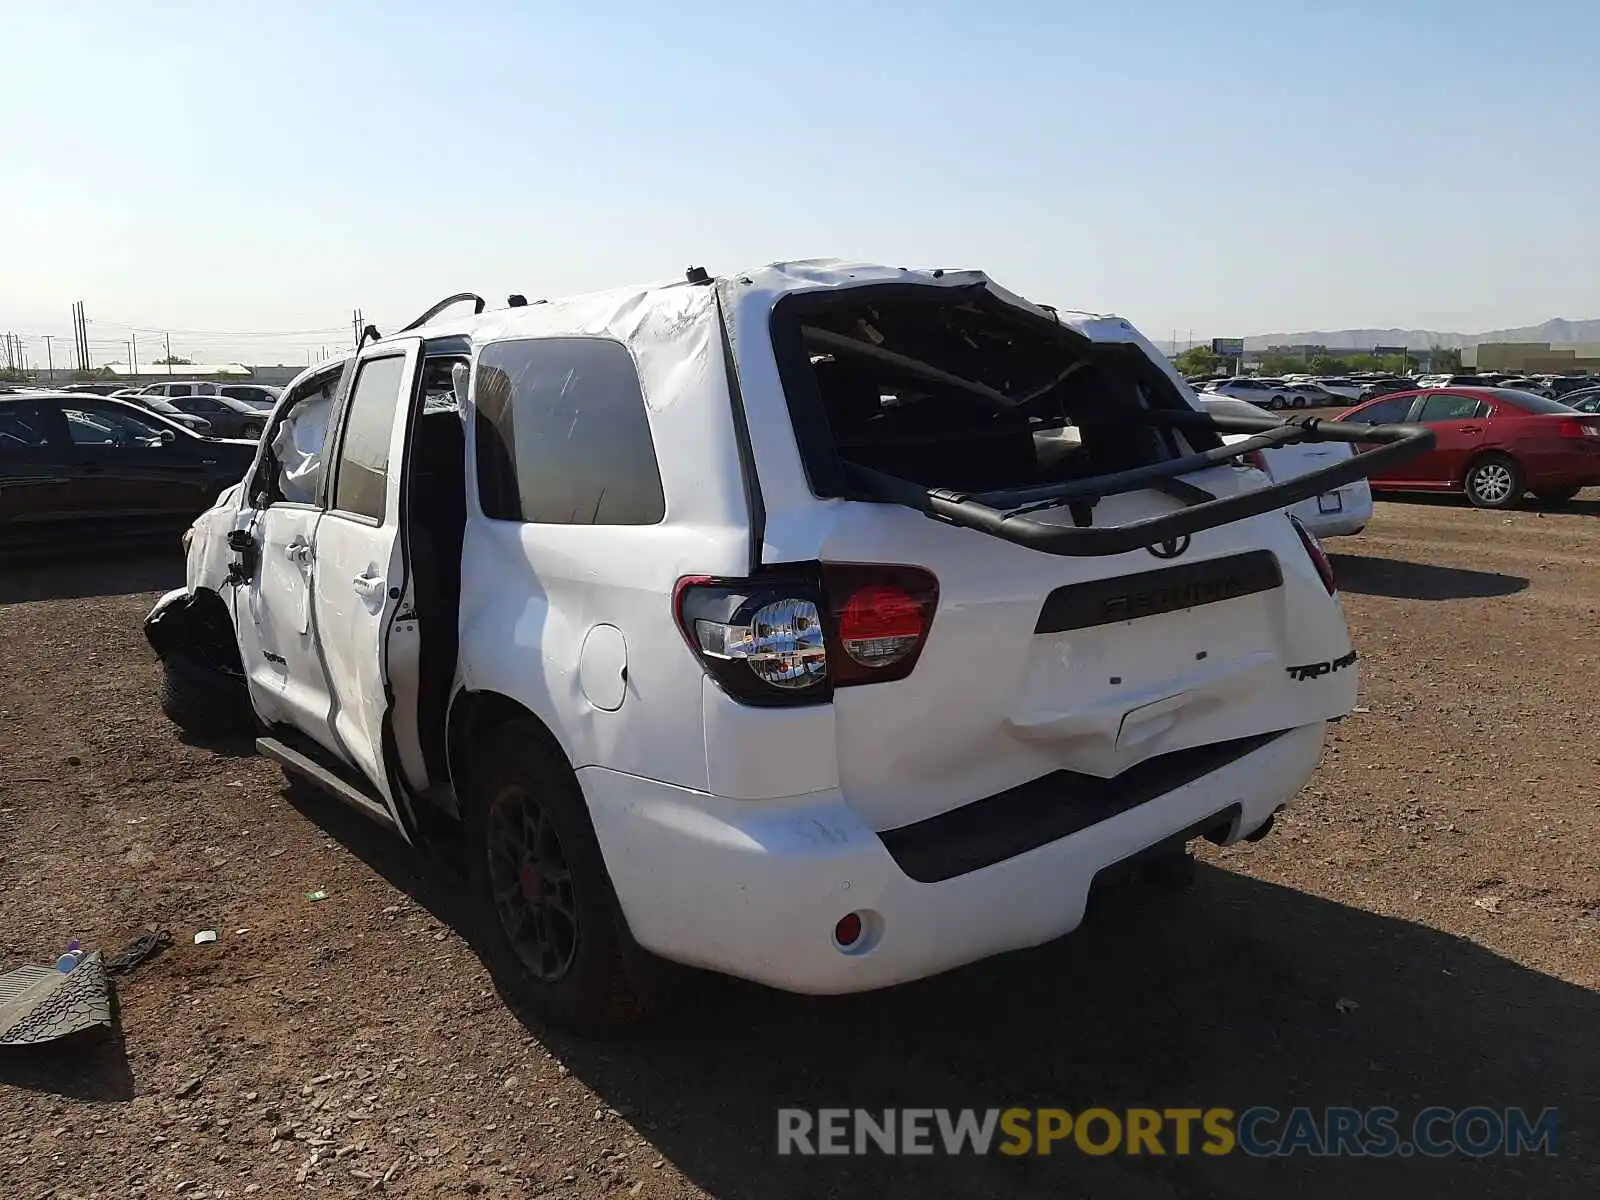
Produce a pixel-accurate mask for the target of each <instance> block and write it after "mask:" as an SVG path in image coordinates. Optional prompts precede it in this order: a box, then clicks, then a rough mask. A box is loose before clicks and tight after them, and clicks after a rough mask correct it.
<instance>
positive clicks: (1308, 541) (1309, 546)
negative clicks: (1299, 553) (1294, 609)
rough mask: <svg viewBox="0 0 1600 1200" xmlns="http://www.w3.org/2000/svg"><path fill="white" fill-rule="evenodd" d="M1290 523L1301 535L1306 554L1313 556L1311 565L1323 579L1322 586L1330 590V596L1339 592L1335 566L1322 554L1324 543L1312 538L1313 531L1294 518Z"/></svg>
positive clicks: (1290, 519)
mask: <svg viewBox="0 0 1600 1200" xmlns="http://www.w3.org/2000/svg"><path fill="white" fill-rule="evenodd" d="M1289 523H1290V524H1291V525H1293V526H1294V531H1295V532H1296V533H1298V534H1299V535H1300V544H1301V545H1302V546H1304V547H1305V548H1306V553H1307V554H1308V555H1310V556H1311V565H1312V566H1314V567H1316V568H1317V574H1318V575H1319V576H1321V578H1322V586H1323V587H1325V588H1327V589H1328V595H1330V596H1331V595H1333V594H1334V593H1335V592H1337V591H1338V590H1339V582H1338V580H1336V579H1335V578H1334V577H1333V564H1332V563H1331V562H1329V561H1328V556H1327V555H1326V554H1324V553H1323V552H1322V543H1321V542H1319V541H1317V539H1316V538H1315V537H1313V536H1312V534H1311V531H1310V530H1309V529H1307V528H1306V527H1305V526H1304V525H1302V524H1300V522H1299V521H1297V520H1295V519H1294V518H1293V517H1290V518H1289Z"/></svg>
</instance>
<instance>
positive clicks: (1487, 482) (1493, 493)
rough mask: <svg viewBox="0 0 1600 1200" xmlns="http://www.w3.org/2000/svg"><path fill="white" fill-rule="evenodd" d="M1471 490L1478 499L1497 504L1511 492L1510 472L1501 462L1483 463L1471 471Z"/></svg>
mask: <svg viewBox="0 0 1600 1200" xmlns="http://www.w3.org/2000/svg"><path fill="white" fill-rule="evenodd" d="M1472 491H1473V493H1474V494H1475V495H1476V496H1477V497H1478V498H1479V499H1480V500H1483V501H1486V502H1487V503H1490V504H1498V503H1500V502H1501V501H1502V500H1504V499H1505V498H1506V497H1507V496H1508V495H1509V494H1510V492H1511V472H1510V471H1509V470H1507V469H1506V467H1505V466H1504V465H1503V464H1501V463H1497V462H1491V463H1484V464H1482V465H1481V466H1479V467H1477V468H1476V469H1475V470H1474V471H1473V472H1472Z"/></svg>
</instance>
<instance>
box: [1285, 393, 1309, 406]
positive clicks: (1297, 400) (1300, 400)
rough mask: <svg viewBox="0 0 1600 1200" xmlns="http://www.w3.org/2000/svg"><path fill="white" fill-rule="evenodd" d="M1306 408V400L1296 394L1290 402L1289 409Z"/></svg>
mask: <svg viewBox="0 0 1600 1200" xmlns="http://www.w3.org/2000/svg"><path fill="white" fill-rule="evenodd" d="M1305 406H1306V398H1305V397H1304V396H1301V395H1298V394H1296V395H1295V396H1294V397H1293V399H1291V400H1290V401H1289V407H1291V408H1304V407H1305Z"/></svg>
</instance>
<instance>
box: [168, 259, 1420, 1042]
mask: <svg viewBox="0 0 1600 1200" xmlns="http://www.w3.org/2000/svg"><path fill="white" fill-rule="evenodd" d="M470 298H471V299H474V300H477V298H476V297H470ZM452 299H453V300H459V299H463V297H455V298H452ZM520 300H521V298H520V297H513V306H512V307H509V308H507V309H503V310H498V311H492V312H484V311H482V309H483V302H482V301H481V300H477V303H476V305H475V306H474V307H475V311H474V312H473V314H472V315H470V316H460V317H454V318H441V317H438V313H439V312H440V311H441V310H442V309H443V308H444V307H445V305H440V306H436V307H435V309H434V310H431V311H430V313H428V314H425V315H424V317H423V318H420V319H419V321H418V322H417V323H415V324H414V325H413V326H411V327H408V328H407V329H405V330H403V331H401V332H399V333H397V334H395V335H392V336H389V337H380V338H378V339H377V340H376V341H373V342H372V343H371V344H369V345H365V346H364V347H363V348H362V349H361V350H360V351H359V352H358V353H357V354H356V355H355V356H354V357H352V358H351V359H349V360H348V361H346V362H343V363H336V364H332V365H322V366H319V367H317V368H315V369H313V370H310V371H307V372H306V373H304V374H303V375H301V376H300V378H299V379H297V380H296V381H295V382H294V383H293V384H292V385H291V386H290V387H289V388H288V390H287V392H286V394H285V396H284V398H283V400H282V401H281V402H280V403H279V405H278V407H277V409H276V410H275V412H274V415H273V423H272V425H271V427H270V428H269V429H268V431H267V434H266V436H265V437H264V438H263V439H262V442H261V449H260V450H259V451H258V454H257V458H256V461H255V464H254V466H253V467H252V469H251V471H250V474H249V475H248V476H247V478H246V479H245V480H244V481H243V482H242V484H241V485H240V486H238V487H236V488H234V489H232V490H231V491H230V492H229V493H227V494H226V495H224V497H223V498H222V500H221V501H220V502H219V503H218V505H217V507H216V508H214V509H213V510H211V511H210V512H208V513H206V514H205V515H203V516H202V517H201V518H200V519H199V521H197V522H196V524H195V526H194V528H193V529H192V530H191V532H190V536H189V537H188V538H187V539H186V541H187V545H188V583H187V586H186V587H184V588H181V589H178V590H177V591H175V592H173V593H171V594H170V595H168V596H166V597H164V598H163V599H162V600H161V601H160V603H159V604H158V605H157V606H156V609H155V611H154V612H152V614H151V615H150V617H149V619H148V621H147V623H146V629H147V634H148V636H149V638H150V641H151V643H152V645H153V646H154V647H155V648H156V650H157V652H158V653H159V654H160V656H161V658H162V659H163V662H164V665H165V669H166V681H167V682H166V686H167V691H166V706H167V710H168V712H169V713H170V715H171V716H172V717H173V718H174V719H175V720H176V721H177V722H178V723H179V724H180V725H183V726H185V727H187V728H189V729H190V730H192V731H195V732H200V733H213V734H214V733H219V732H225V731H227V730H228V729H230V728H241V729H254V730H256V731H258V732H260V733H261V734H262V736H261V737H260V739H259V741H258V742H257V745H258V747H259V748H260V749H261V751H262V752H263V753H265V754H268V755H270V756H272V757H273V758H275V759H277V760H278V761H280V762H281V763H283V764H284V765H285V766H286V767H287V768H288V769H289V770H290V771H291V772H292V773H293V774H295V775H298V776H303V777H306V778H309V779H311V780H312V781H314V782H316V783H317V784H319V785H320V786H322V787H323V788H324V789H326V790H328V791H330V792H333V793H334V794H336V795H338V796H340V797H342V798H343V799H344V800H346V801H347V802H349V803H351V804H353V805H355V806H356V807H358V808H360V809H362V810H363V811H365V812H367V813H369V814H371V815H372V816H373V817H374V818H376V819H377V820H379V821H381V822H382V823H384V824H385V825H387V826H389V827H391V828H392V829H394V830H395V831H397V832H398V833H400V834H401V835H402V836H404V837H406V838H408V839H412V840H417V841H420V840H424V839H428V840H438V841H440V842H448V843H453V844H455V845H458V846H460V847H461V848H462V852H463V854H464V858H465V862H466V866H467V869H468V872H469V878H470V880H471V888H472V895H473V897H474V900H475V903H476V905H477V909H478V911H479V912H480V914H481V916H482V919H483V924H484V929H485V933H484V939H483V944H484V949H485V954H486V957H487V958H488V960H489V962H490V964H491V967H492V968H494V969H495V971H496V974H497V975H498V976H499V977H500V979H501V980H502V982H504V983H505V984H506V985H508V986H510V987H512V988H514V989H516V990H517V991H518V992H520V993H521V994H522V995H523V996H524V997H526V998H527V999H529V1000H531V1001H532V1003H533V1004H534V1006H535V1007H536V1008H537V1009H539V1010H540V1011H542V1012H543V1013H544V1014H545V1015H546V1016H547V1017H549V1018H551V1019H554V1020H558V1021H564V1022H571V1023H583V1024H592V1023H598V1022H602V1021H604V1020H606V1019H609V1018H614V1017H618V1016H625V1015H628V1014H630V1013H633V1012H635V1011H637V1010H638V1008H639V1007H640V1000H641V998H643V997H648V996H650V995H651V994H652V993H653V989H654V988H655V987H656V986H657V985H658V984H659V981H660V979H661V974H660V973H659V972H658V970H657V967H658V965H659V964H660V961H661V960H669V961H671V962H674V963H682V964H691V965H694V966H698V967H706V968H711V969H714V970H717V971H722V972H727V973H730V974H733V975H739V976H744V977H747V978H750V979H755V980H759V981H761V982H763V983H767V984H770V985H773V986H776V987H779V988H786V989H791V990H795V991H802V992H818V993H830V992H848V991H856V990H863V989H869V988H877V987H883V986H886V985H889V984H895V983H899V982H902V981H905V980H910V979H915V978H918V977H920V976H925V975H928V974H930V973H933V972H937V971H942V970H945V969H947V968H950V967H955V966H957V965H959V964H962V963H966V962H970V961H972V960H974V959H979V958H983V957H985V956H987V955H992V954H996V953H999V952H1001V951H1005V950H1010V949H1013V948H1016V947H1021V946H1028V945H1033V944H1035V943H1039V942H1043V941H1046V940H1048V939H1051V938H1054V937H1056V936H1058V935H1060V934H1063V933H1066V932H1067V931H1068V930H1071V929H1072V928H1073V927H1075V926H1076V925H1077V924H1078V923H1079V921H1080V920H1081V919H1082V917H1083V914H1084V908H1085V904H1086V902H1087V900H1088V897H1089V894H1090V892H1091V890H1092V889H1093V888H1094V887H1096V886H1097V885H1098V884H1101V883H1104V882H1105V881H1107V880H1108V879H1110V878H1111V877H1113V876H1114V875H1116V874H1117V873H1119V872H1121V871H1124V870H1126V869H1128V868H1129V867H1130V865H1132V864H1135V863H1137V862H1139V861H1140V860H1141V859H1151V860H1155V861H1161V862H1165V863H1167V864H1169V865H1171V864H1178V865H1179V866H1178V870H1177V873H1178V874H1180V875H1181V864H1182V863H1184V862H1187V861H1189V860H1188V859H1187V856H1186V855H1185V853H1184V849H1183V848H1184V844H1185V843H1186V842H1187V841H1188V840H1189V839H1192V838H1196V837H1200V836H1206V837H1210V838H1212V839H1214V840H1216V841H1219V842H1230V841H1233V840H1234V839H1237V838H1241V837H1250V838H1253V837H1256V836H1259V835H1261V834H1263V833H1264V832H1265V831H1266V829H1267V828H1268V827H1269V826H1270V824H1271V821H1272V817H1273V814H1274V813H1275V812H1276V811H1278V810H1279V809H1280V808H1282V807H1283V806H1284V805H1286V804H1287V803H1288V802H1289V801H1290V799H1291V798H1292V797H1293V796H1294V795H1295V793H1296V792H1297V791H1298V790H1299V788H1300V787H1301V785H1302V783H1303V782H1304V781H1305V779H1306V777H1307V776H1308V775H1309V773H1310V772H1311V770H1312V768H1313V766H1314V765H1315V763H1316V761H1317V758H1318V755H1319V753H1320V750H1321V747H1322V742H1323V732H1324V727H1325V723H1326V722H1328V721H1330V720H1334V719H1337V718H1339V717H1341V716H1343V715H1344V714H1345V713H1347V712H1348V711H1349V710H1350V708H1351V705H1352V704H1353V702H1354V700H1355V695H1356V672H1355V669H1354V667H1353V665H1352V664H1353V663H1354V661H1355V652H1354V651H1353V650H1352V649H1351V647H1350V642H1349V639H1348V636H1347V634H1346V631H1345V625H1344V621H1343V619H1342V616H1341V614H1340V611H1339V605H1338V601H1337V599H1336V598H1335V595H1334V582H1333V578H1332V575H1331V573H1330V571H1329V568H1328V564H1327V561H1326V560H1325V559H1324V557H1323V555H1322V553H1321V551H1320V550H1319V549H1318V547H1317V545H1316V542H1315V540H1314V539H1313V538H1311V537H1310V536H1309V535H1307V534H1306V533H1305V532H1304V531H1303V530H1302V529H1300V528H1298V527H1297V526H1296V525H1295V524H1294V523H1293V522H1292V521H1291V520H1290V519H1289V518H1288V517H1286V516H1285V515H1284V513H1283V512H1281V511H1279V510H1280V509H1281V507H1282V506H1283V505H1286V504H1290V503H1293V502H1294V501H1296V500H1300V499H1304V498H1305V497H1307V496H1313V495H1317V494H1320V493H1322V492H1325V491H1327V490H1328V489H1329V487H1331V486H1335V485H1336V484H1337V483H1338V482H1340V481H1342V480H1347V479H1351V478H1355V477H1357V476H1359V475H1360V474H1362V473H1363V472H1364V471H1365V470H1366V469H1367V468H1368V466H1369V464H1370V463H1371V462H1372V461H1375V460H1379V459H1385V460H1386V459H1387V458H1392V457H1394V456H1396V455H1400V456H1403V455H1405V454H1407V453H1409V452H1410V451H1411V450H1412V449H1414V448H1417V447H1420V446H1421V445H1423V444H1425V442H1426V441H1427V438H1428V436H1429V435H1427V434H1426V433H1425V432H1423V431H1419V430H1416V429H1413V428H1409V427H1387V428H1384V427H1373V428H1369V427H1366V426H1362V427H1360V429H1359V430H1355V431H1354V432H1352V429H1351V427H1343V428H1341V427H1338V426H1336V425H1328V426H1326V427H1317V428H1316V429H1313V428H1311V427H1310V426H1308V425H1302V426H1299V427H1295V428H1290V427H1286V426H1277V425H1276V424H1275V423H1274V422H1273V421H1271V420H1269V419H1268V418H1266V417H1264V416H1262V417H1257V418H1244V419H1243V420H1242V421H1240V420H1239V419H1233V420H1232V421H1231V424H1230V422H1229V421H1227V420H1225V419H1223V418H1216V419H1213V418H1210V417H1208V416H1206V415H1205V414H1202V413H1200V412H1199V411H1197V410H1196V409H1195V407H1194V406H1193V404H1192V403H1191V401H1190V400H1188V399H1187V393H1186V391H1185V390H1184V387H1183V384H1182V381H1181V380H1180V379H1179V378H1178V377H1177V376H1176V375H1174V374H1173V373H1172V371H1171V368H1170V367H1169V366H1167V365H1166V363H1165V362H1164V360H1163V358H1162V356H1161V355H1160V353H1159V352H1157V351H1156V350H1155V349H1154V348H1153V347H1152V346H1151V345H1150V344H1149V343H1148V342H1146V341H1145V340H1144V338H1142V337H1141V336H1140V335H1139V334H1138V333H1136V332H1135V331H1134V330H1133V328H1132V327H1131V326H1129V325H1128V323H1127V322H1125V321H1122V320H1120V319H1117V318H1114V317H1098V318H1088V319H1084V320H1075V321H1068V320H1066V319H1065V318H1063V317H1058V316H1057V314H1056V313H1054V312H1053V311H1051V310H1048V309H1044V308H1040V307H1038V306H1036V305H1034V304H1031V303H1029V302H1027V301H1025V300H1022V299H1020V298H1019V297H1017V296H1014V295H1012V294H1010V293H1008V292H1006V291H1004V290H1003V289H1001V288H999V287H997V286H996V285H994V284H993V283H991V282H990V281H989V280H988V279H987V278H986V277H985V276H983V275H982V274H979V273H976V272H954V271H931V272H923V271H910V270H903V269H891V268H886V267H874V266H863V265H851V264H842V263H837V262H831V261H828V262H802V263H787V264H780V265H775V266H771V267H766V268H762V269H759V270H754V271H750V272H747V273H743V274H737V275H733V276H729V277H726V278H722V279H711V278H710V277H709V276H707V275H706V274H705V273H704V272H703V271H698V270H696V271H691V272H690V273H689V276H688V278H687V279H686V280H683V281H679V282H676V283H670V284H664V285H656V286H649V287H642V288H633V289H628V290H624V291H616V292H609V293H603V294H597V295H591V296H583V297H578V298H576V299H570V300H561V301H549V302H540V303H536V304H531V305H529V304H524V303H521V302H520ZM449 303H450V302H448V301H447V302H446V304H449ZM369 332H370V331H369ZM1224 428H1227V429H1229V430H1230V431H1231V432H1244V431H1250V430H1256V431H1264V432H1258V433H1257V435H1256V436H1252V437H1250V438H1247V439H1246V440H1245V441H1244V442H1240V443H1238V444H1237V445H1223V443H1222V441H1221V438H1220V436H1219V432H1218V431H1219V429H1224ZM1319 431H1320V433H1321V434H1323V435H1326V436H1329V437H1333V438H1341V439H1344V440H1349V439H1350V438H1351V437H1353V436H1355V434H1356V433H1358V434H1359V436H1360V438H1361V439H1362V441H1363V442H1368V443H1379V444H1383V446H1384V448H1383V449H1379V450H1375V451H1368V452H1366V453H1363V454H1361V455H1358V456H1356V458H1355V459H1348V460H1344V461H1342V462H1341V463H1339V464H1336V465H1334V466H1332V467H1330V468H1327V469H1325V470H1322V471H1318V472H1313V473H1311V474H1310V475H1307V476H1302V477H1299V478H1297V479H1294V480H1290V481H1287V482H1284V483H1281V484H1277V485H1270V486H1269V485H1267V482H1266V480H1265V479H1264V478H1263V476H1262V475H1261V474H1259V473H1258V472H1257V471H1254V470H1252V469H1249V468H1247V467H1242V466H1240V465H1239V464H1238V459H1239V456H1240V455H1241V454H1245V453H1248V452H1249V451H1250V450H1253V449H1258V448H1261V447H1263V446H1269V445H1275V444H1280V443H1281V444H1286V443H1288V442H1290V441H1294V440H1299V439H1304V438H1306V437H1316V436H1319ZM930 518H931V519H930Z"/></svg>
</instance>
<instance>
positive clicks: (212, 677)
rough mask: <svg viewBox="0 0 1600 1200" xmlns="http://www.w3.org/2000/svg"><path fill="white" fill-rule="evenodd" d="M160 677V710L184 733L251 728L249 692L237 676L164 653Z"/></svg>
mask: <svg viewBox="0 0 1600 1200" xmlns="http://www.w3.org/2000/svg"><path fill="white" fill-rule="evenodd" d="M161 677H162V682H161V711H162V712H164V713H166V714H167V719H168V720H170V721H171V722H172V723H173V724H174V725H176V726H177V727H178V728H179V729H181V730H183V731H184V732H185V733H188V734H192V735H193V736H195V737H199V738H225V737H245V736H248V735H250V734H251V733H253V732H254V731H255V713H254V712H253V711H252V709H251V707H250V694H249V692H248V691H247V690H246V688H245V685H244V681H243V680H242V679H239V678H238V677H237V676H234V675H230V674H228V673H227V672H225V671H221V670H218V669H217V668H215V667H210V666H206V665H205V664H204V663H200V662H196V661H195V660H194V659H191V658H185V657H183V656H182V655H178V654H168V655H167V656H166V657H165V658H164V659H162V660H161Z"/></svg>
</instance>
